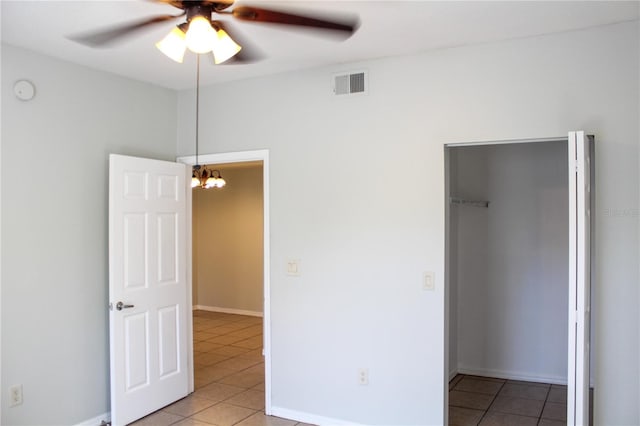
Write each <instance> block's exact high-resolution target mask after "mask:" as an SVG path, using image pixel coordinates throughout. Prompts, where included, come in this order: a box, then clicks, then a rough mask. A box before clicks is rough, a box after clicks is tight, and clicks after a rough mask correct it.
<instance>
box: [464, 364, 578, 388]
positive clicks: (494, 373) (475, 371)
mask: <svg viewBox="0 0 640 426" xmlns="http://www.w3.org/2000/svg"><path fill="white" fill-rule="evenodd" d="M458 374H468V375H471V376H482V377H493V378H495V379H505V380H519V381H523V382H537V383H551V384H553V385H566V384H567V377H566V376H540V375H535V374H529V373H523V372H522V371H507V370H491V369H485V368H465V367H458Z"/></svg>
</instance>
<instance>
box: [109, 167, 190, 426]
mask: <svg viewBox="0 0 640 426" xmlns="http://www.w3.org/2000/svg"><path fill="white" fill-rule="evenodd" d="M187 175H188V171H187V167H186V166H185V165H183V164H178V163H171V162H165V161H157V160H148V159H142V158H135V157H125V156H119V155H111V157H110V168H109V300H110V308H111V309H110V313H109V325H110V351H111V420H112V423H113V424H114V425H124V424H127V423H130V422H132V421H134V420H136V419H138V418H140V417H143V416H145V415H147V414H149V413H151V412H153V411H156V410H158V409H160V408H162V407H164V406H166V405H168V404H170V403H172V402H174V401H176V400H178V399H180V398H182V397H184V396H186V395H187V392H188V382H189V378H190V372H189V371H188V366H189V364H188V361H187V345H188V344H189V343H190V342H189V341H188V340H187V330H188V328H187V321H188V320H189V317H188V314H187V312H188V311H189V306H190V305H188V303H190V301H188V300H187V263H186V253H187V247H186V242H187V229H186V224H187V221H186V211H187V209H186V201H187V190H189V189H190V188H188V187H187V185H186V177H187ZM119 302H121V303H120V305H124V306H120V309H119V308H118V304H119Z"/></svg>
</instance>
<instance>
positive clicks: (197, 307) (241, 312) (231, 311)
mask: <svg viewBox="0 0 640 426" xmlns="http://www.w3.org/2000/svg"><path fill="white" fill-rule="evenodd" d="M193 310H194V311H209V312H221V313H223V314H235V315H248V316H251V317H262V316H263V314H262V312H258V311H246V310H244V309H232V308H219V307H217V306H204V305H193Z"/></svg>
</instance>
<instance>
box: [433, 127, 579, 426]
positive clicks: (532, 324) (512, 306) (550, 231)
mask: <svg viewBox="0 0 640 426" xmlns="http://www.w3.org/2000/svg"><path fill="white" fill-rule="evenodd" d="M568 143H569V141H568V139H567V138H557V139H551V140H536V141H521V142H505V143H482V144H460V145H451V146H447V147H446V148H445V157H446V164H447V169H446V170H447V178H446V182H447V187H446V188H447V189H446V194H447V198H448V199H447V204H448V206H447V213H446V218H447V239H446V241H447V249H446V257H447V261H446V271H447V279H446V282H447V296H446V297H447V299H446V300H447V304H446V307H447V315H446V317H445V318H446V320H445V321H446V322H447V330H448V337H447V339H446V341H445V346H446V347H447V350H448V352H447V353H448V359H447V362H448V367H447V370H446V371H445V376H446V378H448V379H449V380H452V379H453V380H452V382H451V386H450V387H451V389H452V391H451V393H449V394H447V396H448V397H449V398H448V399H449V403H450V404H449V405H452V406H453V407H452V408H451V409H447V414H450V415H451V416H452V417H454V419H450V420H455V422H454V423H451V424H458V423H457V422H458V421H460V416H461V415H469V416H471V417H473V416H475V418H476V419H477V420H478V421H484V420H486V421H491V420H495V421H498V418H503V420H505V419H506V418H509V419H511V421H515V422H516V423H517V422H524V423H522V424H525V423H526V421H527V420H530V421H531V422H534V423H533V424H537V422H538V421H540V420H541V419H545V421H550V420H553V421H560V422H565V423H566V422H567V420H568V417H567V414H566V413H567V406H571V404H568V402H571V401H567V397H566V396H564V397H562V395H563V394H564V395H566V394H567V387H566V386H567V384H568V382H570V380H568V379H569V378H571V377H572V375H575V374H576V373H575V372H574V371H573V369H575V366H574V365H572V364H571V362H570V357H569V353H570V352H571V351H570V348H571V337H572V336H571V334H572V333H571V332H570V330H571V327H567V324H570V318H569V306H570V303H569V291H568V285H567V283H569V282H570V277H569V275H570V274H569V271H570V268H569V266H570V265H571V264H572V262H573V260H572V255H571V254H570V253H571V251H570V249H569V248H570V246H571V245H572V244H570V241H569V240H570V238H569V235H570V232H569V230H570V229H571V228H572V226H575V223H574V222H575V221H574V220H572V219H570V215H569V212H570V206H569V204H570V203H569V200H570V197H569V194H570V192H571V190H572V189H571V187H570V182H571V173H569V169H570V167H571V166H570V164H573V162H572V161H569V157H570V155H569V154H568V152H569V150H568V149H567V146H568ZM568 176H569V178H568ZM574 190H575V189H574ZM574 344H575V340H574ZM587 345H588V342H587ZM574 350H575V349H574ZM586 361H587V363H588V361H589V356H588V354H587V356H586ZM587 374H588V372H587ZM461 378H464V379H465V380H464V381H461ZM535 385H540V386H539V387H536V386H535ZM473 387H475V388H473ZM568 394H569V397H570V398H571V397H572V395H573V396H575V395H574V394H572V393H571V392H568ZM475 397H478V398H477V400H474V401H473V402H465V401H462V400H463V399H465V398H475ZM549 397H551V399H549ZM563 399H564V401H567V402H564V401H563ZM474 404H476V405H474ZM509 404H511V405H521V406H522V407H524V408H522V407H521V408H522V411H520V412H519V411H517V410H516V409H514V408H513V407H509V406H508V405H509ZM563 404H564V405H563ZM567 404H568V405H567ZM474 410H475V411H474ZM514 410H515V411H514ZM552 411H555V413H552ZM447 414H445V416H447ZM515 416H522V417H520V418H518V420H516V417H515ZM545 416H550V417H545ZM553 416H555V417H553ZM470 421H471V423H470V424H477V423H473V420H470ZM463 424H464V423H463Z"/></svg>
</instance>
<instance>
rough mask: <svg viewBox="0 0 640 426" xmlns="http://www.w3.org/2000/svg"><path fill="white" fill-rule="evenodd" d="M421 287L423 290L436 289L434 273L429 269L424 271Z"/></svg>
mask: <svg viewBox="0 0 640 426" xmlns="http://www.w3.org/2000/svg"><path fill="white" fill-rule="evenodd" d="M422 289H423V290H424V291H434V290H435V289H436V276H435V273H433V272H431V271H429V272H425V273H424V278H423V281H422Z"/></svg>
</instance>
